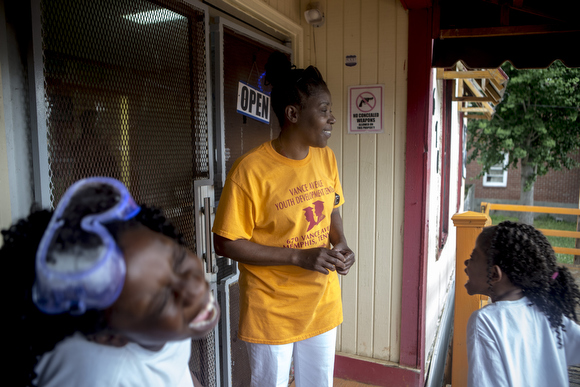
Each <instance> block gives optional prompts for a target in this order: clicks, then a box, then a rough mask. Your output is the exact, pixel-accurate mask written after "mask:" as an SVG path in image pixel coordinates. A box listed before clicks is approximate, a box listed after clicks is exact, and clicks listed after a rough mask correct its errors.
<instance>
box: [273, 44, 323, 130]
mask: <svg viewBox="0 0 580 387" xmlns="http://www.w3.org/2000/svg"><path fill="white" fill-rule="evenodd" d="M265 67H266V82H267V83H268V84H271V85H272V93H271V99H272V109H273V110H274V114H276V117H277V118H278V122H279V123H280V127H283V126H284V121H285V120H286V117H285V109H286V106H288V105H298V106H301V107H304V103H305V102H306V99H307V98H308V97H309V96H311V95H313V94H315V93H316V92H318V91H319V90H320V88H321V87H322V88H327V86H326V82H324V79H322V75H321V74H320V72H319V71H318V69H317V68H316V67H314V66H308V67H307V68H306V69H297V68H296V66H294V65H292V64H291V63H290V60H289V59H288V57H287V56H286V55H285V54H283V53H281V52H279V51H274V52H273V53H272V54H270V57H269V58H268V62H267V63H266V66H265Z"/></svg>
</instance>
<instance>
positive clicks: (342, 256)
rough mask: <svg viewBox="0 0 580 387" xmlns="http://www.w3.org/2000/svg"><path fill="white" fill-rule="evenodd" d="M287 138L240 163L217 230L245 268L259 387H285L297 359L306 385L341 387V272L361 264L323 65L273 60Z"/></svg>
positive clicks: (223, 247) (245, 306)
mask: <svg viewBox="0 0 580 387" xmlns="http://www.w3.org/2000/svg"><path fill="white" fill-rule="evenodd" d="M266 80H267V81H268V82H270V83H271V84H272V94H271V101H272V108H273V110H274V113H275V114H276V116H277V118H278V120H279V122H280V127H281V128H282V130H281V132H280V135H279V136H278V138H276V139H275V140H272V141H268V142H266V143H264V144H262V145H260V146H259V147H257V148H255V149H253V150H251V151H250V152H248V153H246V154H245V155H243V156H242V157H240V158H239V159H238V160H237V161H236V162H235V164H234V165H233V167H232V169H231V171H230V172H229V174H228V177H227V179H226V182H225V185H224V189H223V191H222V196H221V198H220V203H219V206H218V209H217V214H216V220H215V223H214V227H213V232H214V242H215V249H216V252H217V253H218V254H220V255H222V256H225V257H229V258H231V259H234V260H236V261H238V262H239V268H240V280H239V284H240V327H239V333H238V336H239V338H240V339H242V340H244V341H245V342H246V343H247V347H248V353H249V355H250V366H251V368H252V386H259V387H269V386H285V385H287V384H288V376H289V370H290V364H291V361H292V357H294V370H295V380H296V385H297V387H300V386H317V387H324V386H329V387H330V386H332V380H333V372H334V351H335V341H336V327H337V326H338V325H339V324H340V323H342V303H341V297H340V286H339V282H338V276H337V273H338V274H341V275H346V274H347V273H348V271H349V270H350V268H351V267H352V265H353V264H354V261H355V258H354V253H353V251H352V250H351V249H350V248H349V247H348V245H347V242H346V238H345V237H344V233H343V227H342V219H341V217H340V213H339V209H338V208H339V207H340V206H341V205H342V204H343V203H344V198H343V194H342V187H341V185H340V181H339V177H338V170H337V166H336V159H335V156H334V153H333V152H332V150H331V149H330V148H328V147H327V146H326V145H327V141H328V139H329V138H330V135H331V132H332V125H333V124H334V123H335V122H336V120H335V118H334V116H333V115H332V112H331V106H332V102H331V96H330V92H329V91H328V87H327V86H326V83H325V82H324V80H323V79H322V76H321V75H320V72H319V71H318V70H317V69H316V68H315V67H313V66H309V67H308V68H306V69H295V68H293V66H292V65H291V63H290V61H289V60H288V59H287V57H286V56H285V55H284V54H282V53H279V52H275V53H273V54H272V55H271V56H270V58H269V59H268V63H267V64H266Z"/></svg>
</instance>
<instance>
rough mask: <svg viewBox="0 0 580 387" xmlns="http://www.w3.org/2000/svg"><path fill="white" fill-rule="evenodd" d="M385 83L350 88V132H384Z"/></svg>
mask: <svg viewBox="0 0 580 387" xmlns="http://www.w3.org/2000/svg"><path fill="white" fill-rule="evenodd" d="M384 89H385V86H384V85H368V86H350V87H349V88H348V101H349V102H348V117H349V119H348V133H383V132H384V128H383V94H384Z"/></svg>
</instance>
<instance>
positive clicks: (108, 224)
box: [0, 177, 219, 386]
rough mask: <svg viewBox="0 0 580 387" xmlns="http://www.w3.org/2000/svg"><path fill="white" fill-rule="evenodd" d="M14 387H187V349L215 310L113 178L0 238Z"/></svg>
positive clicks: (157, 220)
mask: <svg viewBox="0 0 580 387" xmlns="http://www.w3.org/2000/svg"><path fill="white" fill-rule="evenodd" d="M2 235H3V239H4V244H3V246H2V248H1V249H0V259H1V262H2V263H3V264H4V268H5V271H4V273H8V274H9V275H8V276H6V277H7V278H6V279H5V280H4V281H2V283H3V286H4V294H7V295H8V294H10V295H11V297H8V300H7V301H6V302H7V304H8V313H7V314H5V315H6V318H7V319H8V325H7V326H8V332H9V343H10V346H9V352H10V353H11V358H10V359H9V363H10V365H9V367H10V370H11V371H12V372H11V375H12V378H11V379H13V380H15V381H16V383H15V385H26V386H29V385H36V386H80V385H82V386H117V385H123V386H125V385H126V386H145V385H156V386H157V385H159V386H194V385H197V383H198V381H197V379H196V378H195V376H193V374H191V373H190V371H189V367H188V361H189V357H190V353H191V339H192V338H200V337H203V336H204V335H206V334H207V333H208V332H210V331H211V330H212V329H213V328H214V327H215V325H216V324H217V322H218V320H219V308H218V306H217V305H216V303H215V300H214V298H213V296H212V294H211V291H210V289H209V285H208V283H207V282H206V281H205V277H204V271H203V266H202V263H201V261H200V259H199V258H198V257H197V256H196V255H195V254H193V253H192V252H191V251H189V250H188V249H187V248H186V247H185V246H184V242H183V239H182V237H181V235H180V234H178V233H177V232H176V230H175V228H174V227H173V226H172V225H171V224H170V223H169V222H168V221H167V220H166V218H165V217H164V216H163V215H162V213H161V211H160V210H158V209H154V208H150V207H147V206H144V205H142V206H139V205H137V204H136V203H135V201H134V200H133V198H132V197H131V195H130V194H129V192H128V191H127V189H126V187H125V186H124V185H123V184H122V183H121V182H119V181H117V180H115V179H111V178H102V177H96V178H89V179H84V180H81V181H79V182H77V183H75V184H73V185H72V186H71V187H70V188H69V189H68V190H67V192H66V193H65V194H64V196H63V198H62V200H61V201H60V203H59V204H58V206H57V208H56V209H55V211H54V212H52V211H47V210H42V211H33V212H32V213H31V214H30V215H29V216H28V218H27V219H24V220H21V221H19V222H17V223H16V224H14V225H13V226H12V227H10V228H9V229H8V230H3V231H2Z"/></svg>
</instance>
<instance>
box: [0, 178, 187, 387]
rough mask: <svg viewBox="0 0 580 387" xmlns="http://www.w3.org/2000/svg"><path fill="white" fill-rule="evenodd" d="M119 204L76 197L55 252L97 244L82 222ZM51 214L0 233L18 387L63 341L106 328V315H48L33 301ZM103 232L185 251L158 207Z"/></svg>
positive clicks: (101, 194)
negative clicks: (154, 235) (171, 243)
mask: <svg viewBox="0 0 580 387" xmlns="http://www.w3.org/2000/svg"><path fill="white" fill-rule="evenodd" d="M115 200H116V199H115V198H114V194H113V193H112V191H111V189H110V187H107V186H102V187H98V186H97V187H95V186H89V187H87V188H86V189H83V191H82V192H79V194H77V195H75V197H73V199H71V204H70V206H69V207H67V208H68V210H67V211H66V212H65V214H63V217H64V218H65V222H66V226H65V227H63V231H62V232H60V233H59V235H58V236H57V238H56V241H55V243H54V245H53V246H54V248H55V249H58V248H59V246H60V247H61V248H62V247H64V246H67V245H71V244H75V245H78V244H81V245H83V246H90V245H92V244H94V243H95V236H94V235H93V234H90V233H87V232H85V231H83V230H81V229H80V227H79V224H80V221H81V219H82V218H83V217H84V216H85V215H87V214H92V213H99V212H102V211H104V210H106V209H108V208H110V207H111V206H112V205H113V204H114V203H115ZM52 214H53V211H50V210H38V209H33V210H32V212H31V214H30V215H29V216H28V217H27V218H25V219H22V220H20V221H18V222H16V223H15V224H13V225H12V226H11V227H10V228H9V229H7V230H2V232H1V233H2V237H3V241H4V244H3V245H2V247H1V248H0V262H2V265H3V272H4V279H3V281H2V290H3V294H4V300H5V301H4V306H5V313H4V319H5V320H7V324H6V325H5V327H6V328H7V329H6V331H5V334H6V335H7V336H8V340H7V341H8V348H6V353H8V354H10V355H9V357H8V363H7V364H6V363H5V365H6V366H7V369H9V370H10V375H11V380H13V382H11V383H12V385H15V386H33V385H34V383H33V380H34V379H35V378H36V374H35V372H34V367H35V366H36V364H37V362H38V360H39V359H40V356H41V355H42V354H43V353H45V352H48V351H50V350H52V349H53V348H54V346H55V345H56V344H57V343H58V342H60V341H62V340H63V339H64V338H66V337H68V336H71V335H73V334H74V333H75V332H81V333H83V334H84V335H91V334H94V333H97V332H99V331H101V330H103V329H105V328H106V326H107V322H106V320H105V316H104V311H102V310H87V311H86V312H85V313H84V314H82V315H72V314H68V313H63V314H58V315H47V314H44V313H42V312H41V311H39V310H38V309H37V307H36V306H35V305H34V303H33V301H32V286H33V284H34V281H35V276H36V274H35V256H36V250H37V248H38V245H39V243H40V240H41V238H42V235H43V234H44V231H45V230H46V227H47V225H48V223H49V221H50V218H51V217H52ZM105 226H106V227H107V229H108V230H109V232H110V233H111V235H112V236H113V238H114V239H115V240H116V241H118V240H119V237H120V235H122V233H123V232H124V231H126V230H129V229H134V228H136V227H141V226H145V227H147V228H149V229H151V230H153V231H156V232H159V233H162V234H164V235H166V236H168V237H170V238H172V239H174V240H176V241H177V242H178V243H180V244H182V245H185V243H184V240H183V237H182V235H181V234H179V233H178V232H177V231H176V229H175V228H174V227H173V225H172V224H171V223H170V222H169V221H168V220H167V219H166V218H165V216H164V215H163V213H162V211H161V210H160V209H157V208H154V207H148V206H145V205H141V211H140V212H139V213H138V214H137V215H136V216H135V217H134V218H132V219H130V220H128V221H125V222H113V223H109V224H107V225H105Z"/></svg>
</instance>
